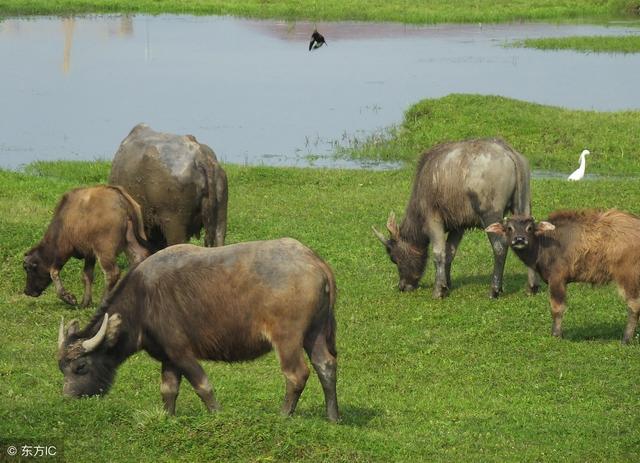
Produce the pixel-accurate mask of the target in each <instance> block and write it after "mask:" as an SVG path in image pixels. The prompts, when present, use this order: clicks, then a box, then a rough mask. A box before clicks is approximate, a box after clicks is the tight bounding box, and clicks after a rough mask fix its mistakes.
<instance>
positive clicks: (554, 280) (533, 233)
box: [487, 210, 640, 343]
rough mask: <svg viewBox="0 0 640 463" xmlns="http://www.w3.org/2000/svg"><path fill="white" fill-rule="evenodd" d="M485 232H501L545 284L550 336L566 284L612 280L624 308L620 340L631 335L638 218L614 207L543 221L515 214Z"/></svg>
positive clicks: (638, 266)
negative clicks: (620, 296) (546, 285)
mask: <svg viewBox="0 0 640 463" xmlns="http://www.w3.org/2000/svg"><path fill="white" fill-rule="evenodd" d="M487 231H488V232H491V233H496V234H498V235H501V236H505V237H506V238H507V239H508V241H509V244H510V246H511V248H512V249H513V250H514V251H515V253H516V255H517V256H518V257H519V258H520V259H521V260H522V261H523V262H524V263H525V265H527V266H528V267H534V268H535V269H536V270H537V271H538V273H539V274H540V276H541V277H542V279H543V280H544V281H545V282H546V283H548V284H549V299H550V302H551V316H552V319H553V324H552V329H551V333H552V334H553V335H554V336H558V337H560V336H562V316H563V314H564V312H565V310H566V305H565V299H566V292H567V283H571V282H573V281H582V282H586V283H592V284H604V283H608V282H610V281H612V280H613V281H615V282H616V284H617V285H618V289H619V292H620V294H621V295H622V297H624V299H625V301H626V303H627V307H628V312H629V317H628V320H627V327H626V328H625V330H624V337H623V338H622V342H624V343H628V342H629V341H630V340H631V339H632V338H633V334H634V333H635V330H636V325H637V324H638V316H639V315H640V217H636V216H634V215H631V214H628V213H626V212H621V211H617V210H608V211H600V210H578V211H557V212H554V213H552V214H551V215H550V216H549V219H547V221H542V222H538V223H536V222H535V220H534V219H533V217H530V216H515V217H511V218H510V219H507V220H505V221H504V222H496V223H493V224H491V225H489V226H488V227H487Z"/></svg>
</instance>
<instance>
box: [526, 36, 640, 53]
mask: <svg viewBox="0 0 640 463" xmlns="http://www.w3.org/2000/svg"><path fill="white" fill-rule="evenodd" d="M513 46H516V47H526V48H537V49H540V50H575V51H581V52H585V53H640V35H632V36H619V37H609V36H576V37H561V38H544V39H526V40H522V41H518V42H515V43H514V44H513Z"/></svg>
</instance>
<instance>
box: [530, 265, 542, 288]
mask: <svg viewBox="0 0 640 463" xmlns="http://www.w3.org/2000/svg"><path fill="white" fill-rule="evenodd" d="M539 289H540V277H539V276H538V272H536V269H535V268H531V267H527V293H529V294H536V293H537V292H538V290H539Z"/></svg>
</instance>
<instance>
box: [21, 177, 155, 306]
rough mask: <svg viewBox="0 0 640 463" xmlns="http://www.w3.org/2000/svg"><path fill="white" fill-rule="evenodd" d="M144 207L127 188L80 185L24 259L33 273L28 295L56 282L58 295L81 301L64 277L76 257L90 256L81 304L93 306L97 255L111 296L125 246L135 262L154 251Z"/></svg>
mask: <svg viewBox="0 0 640 463" xmlns="http://www.w3.org/2000/svg"><path fill="white" fill-rule="evenodd" d="M148 246H149V244H148V243H147V241H146V236H145V233H144V228H143V226H142V215H141V212H140V206H139V205H138V203H136V202H135V201H134V200H133V199H132V198H131V196H129V195H128V194H127V193H126V192H125V191H124V190H123V189H122V188H120V187H117V186H95V187H91V188H78V189H75V190H71V191H69V192H67V193H65V194H64V196H62V199H61V200H60V202H59V203H58V205H57V206H56V209H55V212H54V214H53V219H52V220H51V223H50V224H49V227H48V228H47V231H46V232H45V235H44V238H42V240H41V241H40V242H39V243H38V244H37V245H36V246H34V247H33V248H31V249H30V250H29V251H27V253H26V254H25V257H24V262H23V266H24V269H25V271H26V272H27V285H26V288H25V290H24V293H25V294H26V295H27V296H34V297H37V296H39V295H40V294H42V292H43V291H44V290H45V289H46V288H47V286H49V284H51V281H53V284H54V285H55V288H56V293H57V294H58V297H60V299H62V300H63V301H64V302H66V303H67V304H71V305H75V304H76V298H75V297H74V296H73V295H72V294H71V293H69V292H68V291H67V290H66V289H65V288H64V287H63V285H62V281H61V280H60V270H61V269H62V267H63V266H64V264H65V263H66V262H67V261H68V260H69V259H70V258H71V257H76V258H78V259H84V271H83V280H84V295H83V297H82V303H81V306H83V307H86V306H88V305H90V304H91V286H92V284H93V270H94V268H95V265H96V258H97V259H98V261H99V262H100V266H101V267H102V270H103V271H104V274H105V281H106V284H105V290H104V294H105V295H106V294H107V292H108V291H110V290H111V289H112V288H113V287H114V286H115V284H116V282H117V281H118V278H119V276H120V269H119V268H118V265H117V264H116V257H117V256H118V254H120V253H121V252H122V251H123V250H124V251H125V253H126V254H127V258H128V259H129V263H137V262H140V261H141V260H143V259H144V258H146V257H147V256H148V255H149V250H148Z"/></svg>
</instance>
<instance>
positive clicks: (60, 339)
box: [58, 317, 64, 350]
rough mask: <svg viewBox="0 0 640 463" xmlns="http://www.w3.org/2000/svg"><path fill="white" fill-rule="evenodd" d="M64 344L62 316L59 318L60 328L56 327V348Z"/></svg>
mask: <svg viewBox="0 0 640 463" xmlns="http://www.w3.org/2000/svg"><path fill="white" fill-rule="evenodd" d="M63 344H64V317H61V318H60V328H58V350H60V349H61V348H62V345H63Z"/></svg>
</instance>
